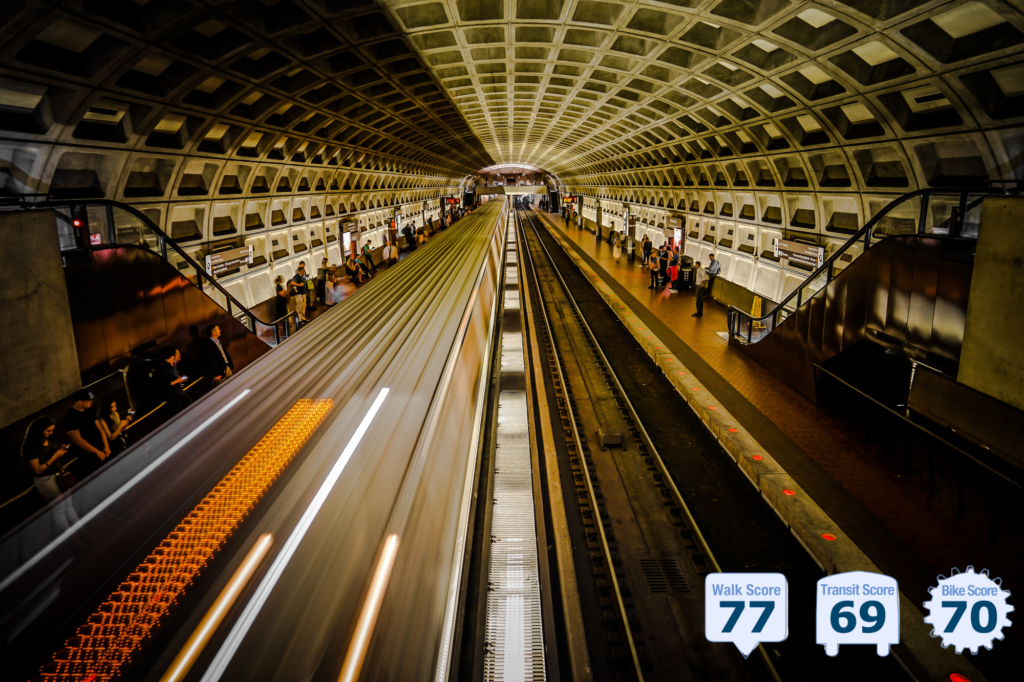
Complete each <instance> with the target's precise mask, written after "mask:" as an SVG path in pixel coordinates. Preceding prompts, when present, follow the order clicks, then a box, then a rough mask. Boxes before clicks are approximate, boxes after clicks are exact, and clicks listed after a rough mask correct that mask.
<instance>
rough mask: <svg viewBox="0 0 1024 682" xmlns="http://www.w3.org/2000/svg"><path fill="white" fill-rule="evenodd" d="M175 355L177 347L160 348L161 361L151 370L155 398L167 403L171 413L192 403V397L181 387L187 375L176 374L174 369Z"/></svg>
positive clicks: (179, 410) (176, 412) (177, 411)
mask: <svg viewBox="0 0 1024 682" xmlns="http://www.w3.org/2000/svg"><path fill="white" fill-rule="evenodd" d="M177 355H178V352H177V349H176V348H174V347H173V346H167V347H166V348H164V349H163V350H161V351H160V355H159V358H160V360H161V362H158V363H156V364H157V368H156V370H155V371H154V372H153V382H154V383H155V384H156V386H157V390H158V394H157V398H158V399H159V400H160V401H162V402H165V403H167V407H168V409H169V410H170V411H171V414H178V413H179V412H181V411H182V410H184V409H185V408H186V407H188V406H189V405H191V404H192V398H190V397H189V396H188V394H187V393H185V388H184V387H183V384H184V383H185V382H186V381H187V380H188V377H182V376H178V373H177V372H176V371H175V369H174V365H175V364H176V363H175V358H176V357H177Z"/></svg>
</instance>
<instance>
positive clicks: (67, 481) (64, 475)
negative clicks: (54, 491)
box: [54, 467, 78, 491]
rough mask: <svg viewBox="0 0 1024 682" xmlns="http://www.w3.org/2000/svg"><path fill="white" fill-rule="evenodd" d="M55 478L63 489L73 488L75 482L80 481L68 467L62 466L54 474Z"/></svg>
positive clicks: (58, 485)
mask: <svg viewBox="0 0 1024 682" xmlns="http://www.w3.org/2000/svg"><path fill="white" fill-rule="evenodd" d="M54 479H56V481H57V487H58V488H60V489H61V490H62V491H64V490H71V489H72V488H73V487H75V483H78V481H77V480H76V479H75V475H74V474H73V473H71V472H70V471H68V469H67V467H61V469H60V471H59V472H57V473H56V474H54Z"/></svg>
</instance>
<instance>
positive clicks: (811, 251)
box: [773, 239, 825, 268]
mask: <svg viewBox="0 0 1024 682" xmlns="http://www.w3.org/2000/svg"><path fill="white" fill-rule="evenodd" d="M773 244H774V247H775V257H776V258H785V259H786V260H788V261H790V262H791V263H800V264H801V265H809V266H811V267H813V268H820V267H821V265H822V263H824V262H825V249H823V248H822V247H820V246H815V245H813V244H804V243H803V242H791V241H787V240H785V239H775V240H773Z"/></svg>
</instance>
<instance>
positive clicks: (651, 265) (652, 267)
mask: <svg viewBox="0 0 1024 682" xmlns="http://www.w3.org/2000/svg"><path fill="white" fill-rule="evenodd" d="M647 271H648V272H650V273H651V286H649V287H647V288H648V289H657V288H658V259H657V258H649V259H648V260H647Z"/></svg>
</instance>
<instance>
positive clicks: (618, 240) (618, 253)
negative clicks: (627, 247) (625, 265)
mask: <svg viewBox="0 0 1024 682" xmlns="http://www.w3.org/2000/svg"><path fill="white" fill-rule="evenodd" d="M612 234H613V235H614V239H615V246H613V247H612V257H613V258H615V262H616V263H618V262H619V259H620V258H622V237H621V236H619V235H618V234H616V233H615V232H614V231H613V232H612Z"/></svg>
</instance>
